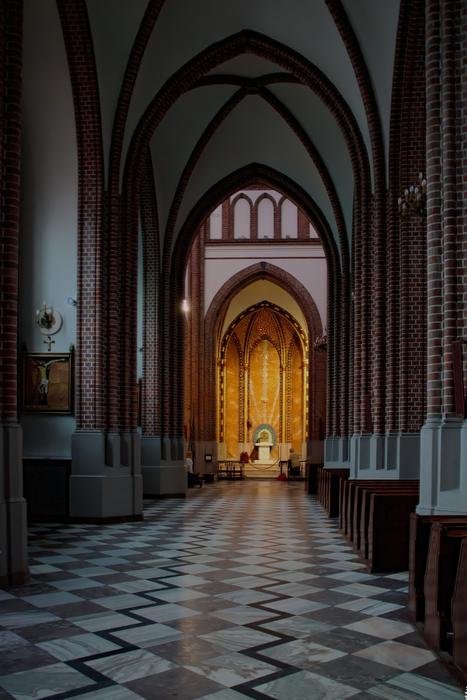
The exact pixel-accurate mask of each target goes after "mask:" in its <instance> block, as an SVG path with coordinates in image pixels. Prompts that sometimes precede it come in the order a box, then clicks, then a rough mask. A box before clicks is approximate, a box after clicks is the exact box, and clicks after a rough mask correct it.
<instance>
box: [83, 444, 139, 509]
mask: <svg viewBox="0 0 467 700" xmlns="http://www.w3.org/2000/svg"><path fill="white" fill-rule="evenodd" d="M140 454H141V448H140V436H139V434H138V433H124V434H118V433H109V434H106V433H105V432H103V431H97V430H96V431H79V432H76V433H74V434H73V438H72V443H71V455H72V475H71V477H70V518H71V519H72V520H75V521H85V522H103V521H106V520H139V519H141V518H142V515H143V482H142V477H141V466H140V460H141V457H140Z"/></svg>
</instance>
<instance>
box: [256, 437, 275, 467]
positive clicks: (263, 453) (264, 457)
mask: <svg viewBox="0 0 467 700" xmlns="http://www.w3.org/2000/svg"><path fill="white" fill-rule="evenodd" d="M272 446H273V445H272V442H257V443H255V447H257V448H258V459H256V460H255V462H256V463H257V462H260V463H261V464H273V463H274V460H273V459H271V447H272Z"/></svg>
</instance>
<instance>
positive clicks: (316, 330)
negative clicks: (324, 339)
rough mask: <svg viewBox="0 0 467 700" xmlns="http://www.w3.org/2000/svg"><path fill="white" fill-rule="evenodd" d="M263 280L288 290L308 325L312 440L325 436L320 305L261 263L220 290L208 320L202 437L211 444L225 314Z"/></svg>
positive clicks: (272, 267)
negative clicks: (238, 297)
mask: <svg viewBox="0 0 467 700" xmlns="http://www.w3.org/2000/svg"><path fill="white" fill-rule="evenodd" d="M259 279H266V280H269V281H270V282H273V283H274V284H276V285H277V286H279V287H281V288H282V289H285V290H286V291H287V292H288V293H289V294H290V295H291V296H292V297H293V298H294V300H295V301H296V302H297V304H298V306H299V307H300V309H301V311H302V313H303V315H304V317H305V319H306V324H307V331H308V337H309V345H310V368H311V371H310V386H309V405H308V415H309V435H310V439H312V440H320V439H322V438H323V436H324V425H325V413H326V365H327V362H326V359H327V358H326V355H323V354H322V353H317V352H316V351H315V349H314V347H313V341H314V339H315V338H316V337H317V336H318V335H320V334H322V332H323V325H322V322H321V317H320V314H319V311H318V308H317V306H316V303H315V301H314V299H313V297H312V296H311V294H310V293H309V292H308V290H307V289H306V288H305V287H304V286H303V284H301V282H300V281H299V280H297V279H296V278H295V277H293V275H291V274H289V273H288V272H286V271H285V270H283V269H281V268H280V267H277V266H276V265H273V264H271V263H268V262H260V263H256V264H254V265H250V266H249V267H247V268H245V269H244V270H241V271H240V272H238V273H236V274H235V275H233V276H232V277H231V278H230V279H229V280H227V282H225V284H224V285H223V286H222V287H221V288H220V289H219V290H218V292H217V293H216V295H215V297H214V299H213V300H212V302H211V304H210V306H209V309H208V311H207V313H206V316H205V319H204V332H205V338H206V341H207V342H206V344H205V348H204V357H203V358H202V360H201V361H202V367H201V368H200V369H201V371H202V374H203V376H204V388H203V391H202V392H200V395H202V396H203V402H204V406H203V411H202V415H203V416H204V424H201V425H200V438H201V439H202V440H203V441H206V442H211V441H215V440H216V351H217V345H218V342H219V339H220V331H221V328H222V325H223V321H224V318H225V313H226V311H227V309H228V307H229V304H230V302H231V301H232V299H233V298H234V297H235V296H236V295H237V294H238V293H239V292H240V291H241V290H242V289H245V288H246V287H248V286H249V285H250V284H252V283H253V282H255V281H256V280H259Z"/></svg>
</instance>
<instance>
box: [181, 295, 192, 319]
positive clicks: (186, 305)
mask: <svg viewBox="0 0 467 700" xmlns="http://www.w3.org/2000/svg"><path fill="white" fill-rule="evenodd" d="M182 312H183V313H184V314H185V316H188V314H189V313H190V302H189V301H188V299H182Z"/></svg>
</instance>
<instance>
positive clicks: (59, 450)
mask: <svg viewBox="0 0 467 700" xmlns="http://www.w3.org/2000/svg"><path fill="white" fill-rule="evenodd" d="M24 46H25V49H24V73H23V75H24V98H23V107H24V114H23V127H24V130H23V144H22V148H23V151H22V174H21V177H22V203H21V239H20V272H19V274H20V288H21V298H20V329H19V336H20V337H19V342H20V347H21V346H22V345H23V343H24V344H26V346H27V349H28V350H29V351H35V352H44V351H46V346H45V345H44V343H43V342H42V341H43V337H42V336H41V334H40V332H39V330H38V328H37V327H36V326H35V323H34V315H35V310H36V309H37V308H38V307H39V306H40V305H41V304H42V302H43V301H44V300H45V301H47V303H48V304H49V305H53V306H54V308H56V309H57V310H58V311H60V313H61V314H62V317H63V327H62V330H61V331H60V332H59V333H58V334H57V335H55V336H54V340H55V344H54V346H53V351H68V349H69V347H70V345H72V344H73V345H74V344H75V340H76V308H75V307H74V306H71V305H69V304H68V303H67V298H68V297H73V298H76V251H77V199H78V187H77V156H76V137H75V126H74V125H75V120H74V110H73V100H72V92H71V85H70V79H69V73H68V64H67V58H66V53H65V47H64V43H63V39H62V35H61V27H60V22H59V17H58V12H57V6H56V3H55V1H54V0H41V2H27V3H25V6H24ZM21 424H22V426H23V431H24V456H26V457H28V456H50V457H54V456H56V457H66V456H69V455H70V438H71V434H72V432H73V430H74V429H75V421H74V418H73V417H71V416H44V415H34V414H23V415H22V416H21Z"/></svg>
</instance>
